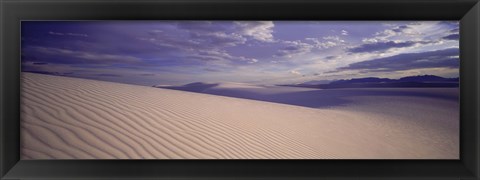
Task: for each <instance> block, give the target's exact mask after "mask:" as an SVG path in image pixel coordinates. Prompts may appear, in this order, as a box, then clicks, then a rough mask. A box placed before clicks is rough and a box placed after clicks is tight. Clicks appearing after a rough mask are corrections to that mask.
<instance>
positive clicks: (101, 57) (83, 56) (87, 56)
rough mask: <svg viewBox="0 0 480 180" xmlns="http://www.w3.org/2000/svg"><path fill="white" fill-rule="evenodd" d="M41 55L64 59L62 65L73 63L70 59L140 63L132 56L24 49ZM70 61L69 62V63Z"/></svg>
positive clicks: (64, 50) (50, 49)
mask: <svg viewBox="0 0 480 180" xmlns="http://www.w3.org/2000/svg"><path fill="white" fill-rule="evenodd" d="M26 50H27V51H28V50H31V51H34V52H37V53H41V54H44V55H50V56H52V57H54V58H56V59H58V58H64V60H63V61H59V62H63V63H69V62H71V61H73V59H72V58H76V59H80V60H87V61H88V62H95V63H98V64H105V63H106V64H116V63H128V64H135V63H140V62H142V60H141V59H139V58H136V57H133V56H125V55H113V54H102V53H93V52H85V51H74V50H68V49H61V48H52V47H39V46H36V47H30V49H26ZM69 60H70V61H69Z"/></svg>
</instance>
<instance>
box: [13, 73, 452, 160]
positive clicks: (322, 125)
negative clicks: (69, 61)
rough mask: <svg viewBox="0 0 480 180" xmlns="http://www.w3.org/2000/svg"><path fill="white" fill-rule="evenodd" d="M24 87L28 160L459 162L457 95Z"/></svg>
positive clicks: (55, 82)
mask: <svg viewBox="0 0 480 180" xmlns="http://www.w3.org/2000/svg"><path fill="white" fill-rule="evenodd" d="M21 82H22V83H21V86H22V92H21V119H22V121H21V158H22V159H458V157H459V103H458V94H459V92H458V88H377V89H329V90H319V89H307V88H296V87H278V86H256V85H248V84H239V83H224V84H202V83H199V84H193V85H191V87H188V86H185V87H182V88H185V89H181V88H180V90H179V89H178V88H177V90H175V89H165V88H155V87H146V86H136V85H128V84H120V83H112V82H104V81H95V80H87V79H79V78H69V77H61V76H51V75H41V74H34V73H22V81H21ZM205 85H207V86H205ZM189 88H190V89H189ZM185 90H187V91H185ZM188 91H193V92H188Z"/></svg>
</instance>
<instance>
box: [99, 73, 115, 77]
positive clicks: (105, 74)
mask: <svg viewBox="0 0 480 180" xmlns="http://www.w3.org/2000/svg"><path fill="white" fill-rule="evenodd" d="M94 76H101V77H122V75H118V74H108V73H101V74H94Z"/></svg>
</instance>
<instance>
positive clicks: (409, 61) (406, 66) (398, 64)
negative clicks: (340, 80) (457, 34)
mask: <svg viewBox="0 0 480 180" xmlns="http://www.w3.org/2000/svg"><path fill="white" fill-rule="evenodd" d="M458 55H459V49H458V48H450V49H443V50H436V51H427V52H421V53H406V54H399V55H395V56H390V57H385V58H379V59H373V60H368V61H362V62H357V63H353V64H350V65H348V66H346V67H341V68H338V69H337V70H335V71H332V72H339V71H346V70H363V71H369V72H388V71H400V70H410V69H421V68H438V67H444V68H458V67H459V57H458Z"/></svg>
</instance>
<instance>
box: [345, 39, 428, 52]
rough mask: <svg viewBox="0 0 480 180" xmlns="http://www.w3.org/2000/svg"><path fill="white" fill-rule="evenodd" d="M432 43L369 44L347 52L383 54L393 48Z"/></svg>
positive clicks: (394, 42) (390, 42)
mask: <svg viewBox="0 0 480 180" xmlns="http://www.w3.org/2000/svg"><path fill="white" fill-rule="evenodd" d="M428 43H432V42H428V41H385V42H378V41H377V42H371V43H367V44H362V45H360V46H357V47H353V48H349V49H348V50H347V51H348V52H351V53H364V52H385V51H387V50H389V49H393V48H404V47H411V46H415V45H417V44H428Z"/></svg>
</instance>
